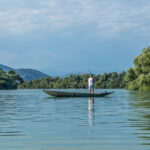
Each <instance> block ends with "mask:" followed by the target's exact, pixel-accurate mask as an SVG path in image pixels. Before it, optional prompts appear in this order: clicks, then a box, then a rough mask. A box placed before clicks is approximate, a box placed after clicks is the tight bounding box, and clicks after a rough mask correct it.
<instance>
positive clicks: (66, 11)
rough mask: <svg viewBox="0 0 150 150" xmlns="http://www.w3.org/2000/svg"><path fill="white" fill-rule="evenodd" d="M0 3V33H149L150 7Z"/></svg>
mask: <svg viewBox="0 0 150 150" xmlns="http://www.w3.org/2000/svg"><path fill="white" fill-rule="evenodd" d="M7 3H8V5H6V2H4V1H1V2H0V4H1V9H0V32H1V33H5V34H10V33H11V34H24V33H31V32H39V31H43V30H45V31H47V32H52V31H54V30H56V31H57V30H59V31H62V32H63V33H64V29H67V28H69V29H71V31H72V32H73V31H74V29H75V28H78V27H80V26H85V28H86V25H87V24H88V25H90V24H91V25H90V27H91V30H92V29H93V30H94V31H95V33H98V34H100V35H108V36H114V35H117V34H119V33H120V32H125V31H128V30H133V31H138V32H144V31H145V32H146V30H148V29H149V19H150V15H149V14H150V3H149V2H147V1H146V0H143V1H142V0H141V1H139V2H136V1H133V2H129V1H128V0H122V1H113V0H107V1H99V0H64V1H62V0H42V1H40V0H36V1H35V0H33V1H32V2H31V1H27V0H22V1H20V0H8V1H7Z"/></svg>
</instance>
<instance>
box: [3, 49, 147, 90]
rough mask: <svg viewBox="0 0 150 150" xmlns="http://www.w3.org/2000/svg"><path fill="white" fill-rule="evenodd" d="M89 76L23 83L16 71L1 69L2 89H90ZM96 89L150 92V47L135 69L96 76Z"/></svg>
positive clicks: (136, 60)
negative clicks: (124, 89)
mask: <svg viewBox="0 0 150 150" xmlns="http://www.w3.org/2000/svg"><path fill="white" fill-rule="evenodd" d="M88 77H89V74H81V75H73V74H72V75H70V76H68V77H64V78H61V77H58V76H56V77H50V76H48V77H45V78H43V79H40V80H30V81H26V82H23V79H22V78H21V77H20V76H19V75H17V74H16V73H15V72H14V71H9V72H8V73H6V72H4V71H3V70H2V69H0V89H17V88H19V89H41V88H49V89H66V88H73V89H77V88H83V89H86V88H88V87H87V86H88V84H87V80H88ZM94 79H95V88H103V89H106V88H111V89H112V88H119V89H120V88H126V89H129V90H141V91H145V90H150V47H147V48H144V49H143V50H142V53H141V54H140V55H138V56H137V57H136V58H135V59H134V67H133V68H129V69H128V70H127V72H125V71H123V72H121V73H117V72H112V73H104V74H103V75H94Z"/></svg>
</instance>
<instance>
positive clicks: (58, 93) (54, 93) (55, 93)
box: [43, 89, 114, 97]
mask: <svg viewBox="0 0 150 150" xmlns="http://www.w3.org/2000/svg"><path fill="white" fill-rule="evenodd" d="M43 92H45V93H46V94H48V95H51V96H55V97H104V96H106V95H109V94H112V93H114V92H103V93H96V94H89V93H74V92H61V91H51V90H45V89H43Z"/></svg>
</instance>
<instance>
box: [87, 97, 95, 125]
mask: <svg viewBox="0 0 150 150" xmlns="http://www.w3.org/2000/svg"><path fill="white" fill-rule="evenodd" d="M88 110H89V113H88V122H89V126H94V97H90V98H89V100H88Z"/></svg>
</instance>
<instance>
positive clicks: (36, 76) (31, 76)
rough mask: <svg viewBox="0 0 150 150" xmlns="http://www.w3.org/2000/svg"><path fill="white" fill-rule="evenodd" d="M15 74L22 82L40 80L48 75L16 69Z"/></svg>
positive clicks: (30, 70)
mask: <svg viewBox="0 0 150 150" xmlns="http://www.w3.org/2000/svg"><path fill="white" fill-rule="evenodd" d="M15 72H16V73H17V74H19V75H20V76H21V77H22V78H23V79H24V81H27V80H40V79H42V78H44V77H47V76H48V75H46V74H44V73H42V72H40V71H38V70H34V69H16V70H15Z"/></svg>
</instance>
